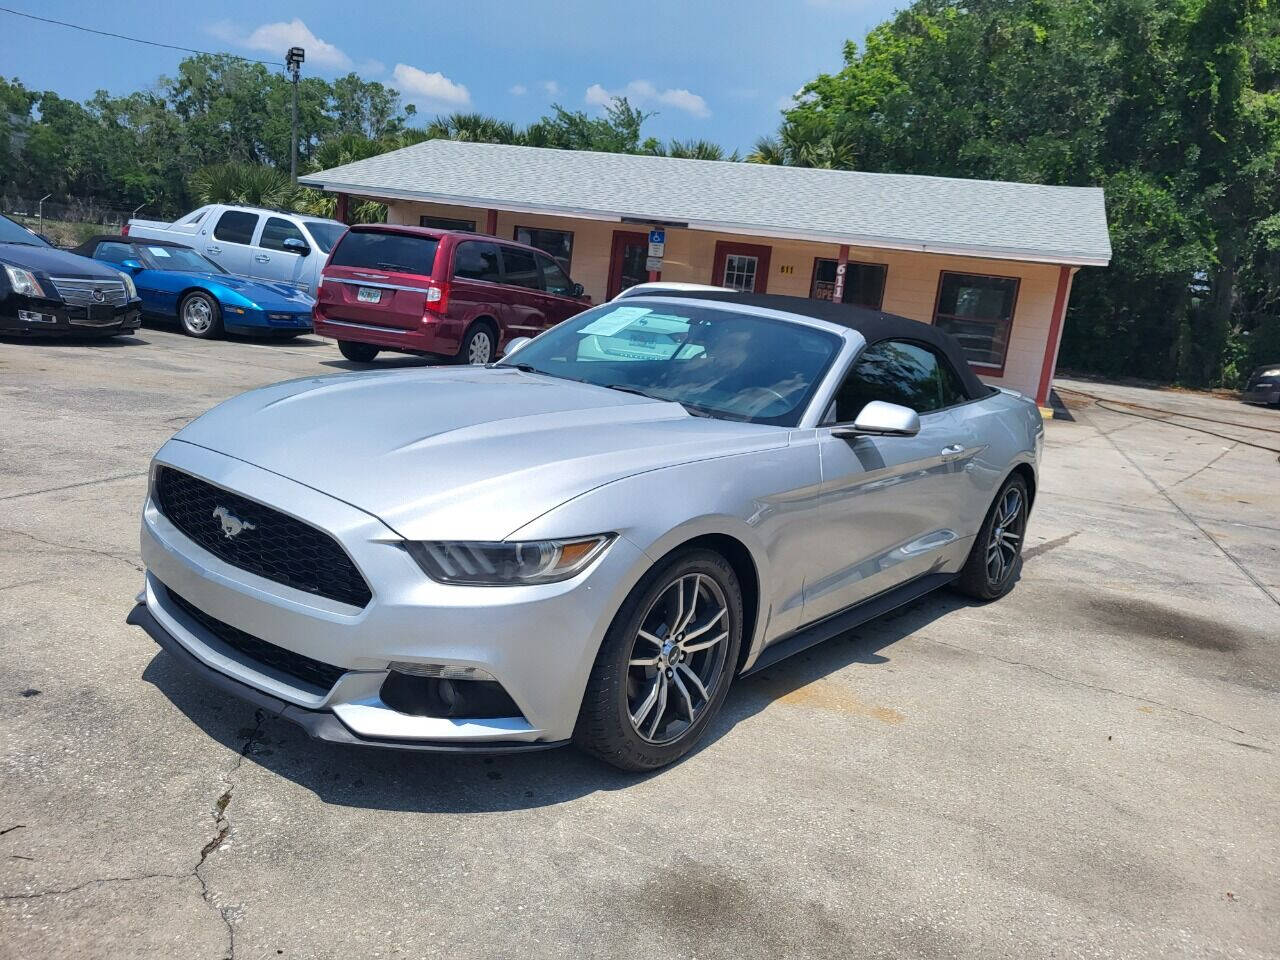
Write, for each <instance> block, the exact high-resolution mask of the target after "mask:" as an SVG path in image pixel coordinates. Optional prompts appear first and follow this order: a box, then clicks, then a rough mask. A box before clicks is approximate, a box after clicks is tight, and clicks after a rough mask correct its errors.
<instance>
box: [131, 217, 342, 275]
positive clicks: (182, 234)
mask: <svg viewBox="0 0 1280 960" xmlns="http://www.w3.org/2000/svg"><path fill="white" fill-rule="evenodd" d="M346 229H347V227H346V224H343V223H339V222H338V221H337V220H324V219H321V218H320V217H309V216H306V215H305V214H300V213H286V212H284V211H280V210H264V209H262V208H260V207H236V206H230V205H228V204H225V203H211V204H209V205H208V206H205V207H201V208H200V209H199V210H193V211H192V212H191V213H189V214H187V215H186V216H185V217H183V218H182V219H180V220H175V221H174V222H173V223H164V222H162V221H159V220H130V221H129V223H128V225H127V226H126V227H125V228H124V231H123V232H124V233H126V234H128V235H129V236H130V237H138V238H141V239H143V240H148V239H150V240H172V241H173V242H175V243H182V244H185V245H187V246H189V247H191V248H193V249H195V250H197V251H199V252H200V253H202V254H204V255H205V256H206V257H208V258H209V259H210V260H212V261H213V262H214V263H216V264H217V265H218V266H220V267H222V269H224V270H226V271H227V272H228V273H235V274H239V275H240V276H242V277H256V278H258V279H260V280H277V281H281V282H283V283H288V284H292V285H293V286H295V287H300V288H301V289H303V290H306V291H307V293H309V294H311V296H313V297H314V296H315V295H316V290H317V288H318V287H319V286H320V271H321V269H323V267H324V264H325V261H326V260H327V259H328V258H329V251H330V250H332V249H333V246H334V244H336V243H337V242H338V238H339V237H341V236H342V234H343V233H345V232H346Z"/></svg>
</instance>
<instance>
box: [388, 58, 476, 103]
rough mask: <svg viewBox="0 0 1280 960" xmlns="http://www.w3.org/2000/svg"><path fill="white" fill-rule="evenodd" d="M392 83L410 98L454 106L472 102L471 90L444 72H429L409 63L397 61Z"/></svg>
mask: <svg viewBox="0 0 1280 960" xmlns="http://www.w3.org/2000/svg"><path fill="white" fill-rule="evenodd" d="M391 82H392V84H393V85H394V86H395V87H396V88H397V89H398V90H399V91H400V92H401V93H402V94H404V95H405V96H406V97H408V98H409V99H411V100H412V99H415V98H420V99H423V100H431V101H433V102H435V103H443V104H448V105H450V106H454V107H465V106H468V105H469V104H470V103H471V91H469V90H468V89H467V88H466V87H464V86H463V85H462V84H460V83H454V82H453V81H452V80H450V79H449V78H448V77H446V76H445V75H444V74H443V73H427V72H426V71H425V70H419V69H418V68H417V67H411V66H409V65H408V64H407V63H397V64H396V68H395V70H393V71H392V72H391Z"/></svg>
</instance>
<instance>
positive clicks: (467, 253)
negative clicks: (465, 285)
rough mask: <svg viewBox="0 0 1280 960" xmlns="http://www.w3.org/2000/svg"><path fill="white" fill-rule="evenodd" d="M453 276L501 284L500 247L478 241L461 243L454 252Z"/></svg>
mask: <svg viewBox="0 0 1280 960" xmlns="http://www.w3.org/2000/svg"><path fill="white" fill-rule="evenodd" d="M453 275H454V276H455V277H459V278H460V279H463V280H485V281H487V282H489V283H501V282H502V271H501V268H500V267H499V266H498V245H497V244H496V243H481V242H480V241H478V240H472V241H468V242H467V243H460V244H458V246H457V247H455V248H454V251H453Z"/></svg>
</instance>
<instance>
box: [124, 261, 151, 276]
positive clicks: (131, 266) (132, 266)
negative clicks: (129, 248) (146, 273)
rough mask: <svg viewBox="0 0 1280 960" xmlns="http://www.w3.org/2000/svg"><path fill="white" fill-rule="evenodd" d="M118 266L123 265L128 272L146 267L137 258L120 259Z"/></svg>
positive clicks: (136, 271) (139, 270)
mask: <svg viewBox="0 0 1280 960" xmlns="http://www.w3.org/2000/svg"><path fill="white" fill-rule="evenodd" d="M120 266H122V267H124V268H125V269H126V270H128V271H129V272H130V273H141V272H142V271H143V270H145V269H147V268H146V267H144V266H143V265H142V264H141V263H139V262H138V261H137V260H121V261H120Z"/></svg>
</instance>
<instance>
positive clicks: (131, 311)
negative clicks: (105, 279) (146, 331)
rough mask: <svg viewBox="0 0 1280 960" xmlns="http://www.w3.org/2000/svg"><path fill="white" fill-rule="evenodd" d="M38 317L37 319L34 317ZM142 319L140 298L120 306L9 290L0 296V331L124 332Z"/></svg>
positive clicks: (137, 325) (37, 332)
mask: <svg viewBox="0 0 1280 960" xmlns="http://www.w3.org/2000/svg"><path fill="white" fill-rule="evenodd" d="M37 318H39V319H37ZM141 323H142V301H141V300H131V301H130V302H129V303H127V304H125V305H124V306H121V307H114V306H110V305H107V304H94V305H93V306H92V307H75V306H68V305H67V304H66V303H64V302H63V301H61V300H53V299H49V298H46V297H28V296H24V295H22V294H17V293H10V294H9V295H8V296H6V297H4V298H3V299H0V333H20V334H31V333H36V334H61V335H64V336H65V335H76V334H84V333H123V332H126V331H130V330H137V329H138V327H139V326H140V325H141Z"/></svg>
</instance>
